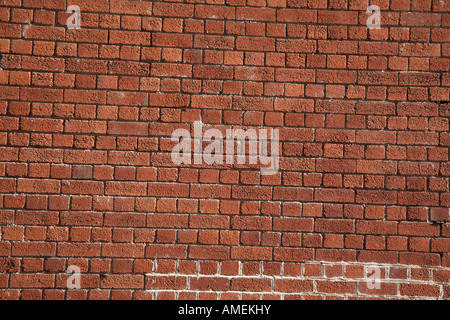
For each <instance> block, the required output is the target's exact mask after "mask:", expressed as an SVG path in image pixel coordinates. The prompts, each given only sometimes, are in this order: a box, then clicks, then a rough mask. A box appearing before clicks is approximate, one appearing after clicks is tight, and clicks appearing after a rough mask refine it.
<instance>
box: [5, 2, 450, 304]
mask: <svg viewBox="0 0 450 320" xmlns="http://www.w3.org/2000/svg"><path fill="white" fill-rule="evenodd" d="M371 4H375V5H377V6H379V7H380V9H381V28H380V29H369V28H368V26H367V24H366V22H367V19H368V17H369V14H367V13H366V11H367V7H368V0H328V1H327V0H216V1H210V0H206V1H204V0H189V1H184V2H182V1H176V2H169V1H119V0H111V1H106V0H73V1H67V2H66V1H65V0H41V1H35V0H6V1H2V3H1V4H0V53H1V62H0V67H1V68H0V237H1V238H0V299H130V298H133V299H152V298H153V299H173V298H178V299H182V298H187V299H207V298H212V299H227V298H232V299H249V298H257V299H267V298H272V299H280V298H282V299H292V298H293V299H324V298H326V299H368V298H377V297H378V298H379V297H382V298H394V299H396V298H407V299H408V298H417V297H422V298H423V297H431V298H441V299H442V298H443V299H448V298H450V289H449V288H450V286H449V284H448V281H449V274H450V255H449V251H450V240H449V235H450V229H449V211H448V207H449V205H450V196H449V181H448V177H449V175H450V165H449V163H448V148H449V145H450V134H449V116H450V107H449V87H450V76H449V56H450V44H449V40H450V36H449V26H450V14H449V13H450V2H449V1H447V0H411V1H410V0H390V1H389V0H374V1H371ZM69 5H78V6H79V7H80V9H81V29H69V28H68V27H67V25H66V21H67V19H68V17H69V15H70V14H68V13H66V12H65V11H66V9H67V7H68V6H69ZM199 121H201V122H202V123H203V126H204V128H205V129H207V128H214V129H219V130H222V131H225V130H226V129H230V128H243V129H246V130H247V129H250V128H253V129H260V128H266V129H278V130H279V133H280V154H281V156H280V168H279V172H278V173H276V174H274V175H261V173H260V170H259V169H260V166H258V165H249V164H245V165H238V164H234V165H226V164H223V165H208V164H205V163H203V164H192V165H187V164H184V165H175V164H174V163H173V162H172V160H171V151H172V149H173V147H174V145H175V142H174V141H171V139H170V137H171V134H172V132H173V131H174V130H176V129H179V128H185V129H190V130H192V129H193V126H194V122H199ZM69 266H78V267H79V268H80V272H81V276H80V278H81V289H70V290H69V289H68V288H67V279H68V277H69V275H68V274H67V273H66V270H67V268H68V267H69ZM371 266H377V267H379V268H380V275H381V287H380V289H368V286H367V280H368V279H369V278H371V274H369V273H368V272H367V268H368V267H371Z"/></svg>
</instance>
